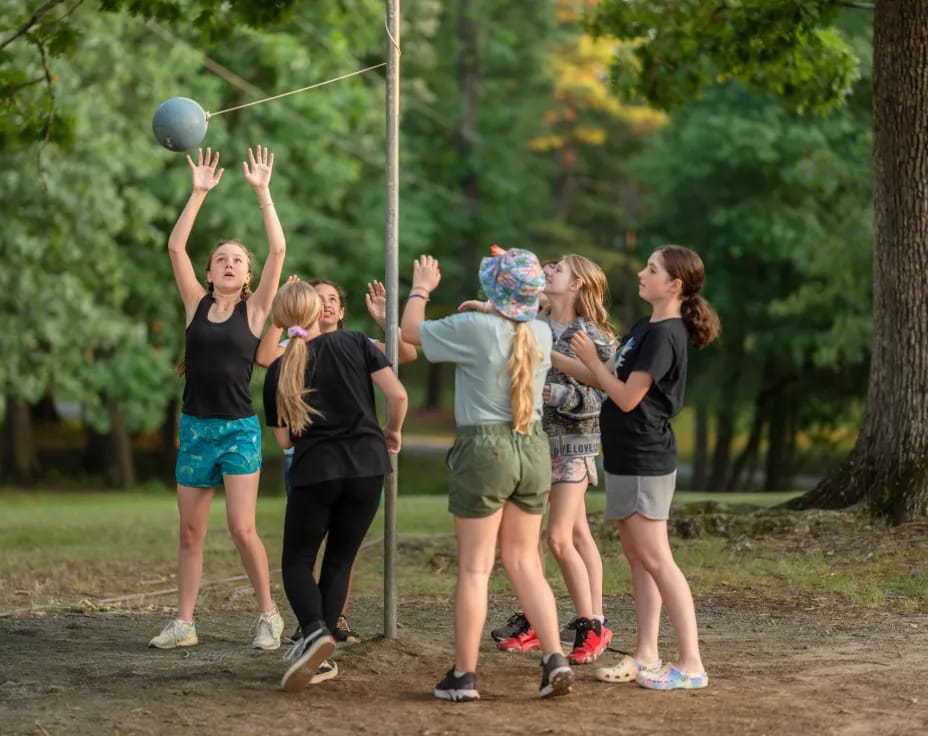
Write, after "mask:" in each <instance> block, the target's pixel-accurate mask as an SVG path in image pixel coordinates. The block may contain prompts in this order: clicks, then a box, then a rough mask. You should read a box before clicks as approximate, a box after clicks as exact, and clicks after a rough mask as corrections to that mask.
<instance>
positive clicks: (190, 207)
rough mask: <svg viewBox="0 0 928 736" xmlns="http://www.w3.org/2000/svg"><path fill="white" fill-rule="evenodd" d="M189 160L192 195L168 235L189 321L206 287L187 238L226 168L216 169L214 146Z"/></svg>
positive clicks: (200, 149)
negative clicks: (207, 197)
mask: <svg viewBox="0 0 928 736" xmlns="http://www.w3.org/2000/svg"><path fill="white" fill-rule="evenodd" d="M187 163H188V164H190V168H191V170H192V171H191V178H192V179H193V191H192V192H191V194H190V199H188V200H187V204H186V205H184V209H183V211H182V212H181V213H180V217H178V218H177V222H176V223H175V224H174V229H173V230H171V235H170V237H169V238H168V255H170V256H171V268H173V269H174V280H175V281H176V282H177V288H178V290H179V291H180V298H181V299H183V301H184V309H185V310H186V312H187V324H188V325H189V324H190V321H191V320H192V319H193V315H194V314H195V313H196V309H197V304H199V303H200V300H201V299H202V298H203V295H204V294H206V289H204V288H203V285H202V284H201V283H200V280H199V279H198V278H197V274H196V271H194V269H193V264H192V263H191V262H190V256H189V255H188V254H187V240H188V239H189V238H190V231H191V230H193V223H194V222H195V221H196V219H197V213H198V212H199V211H200V207H201V206H202V205H203V201H204V200H205V199H206V195H207V193H208V192H209V190H210V189H212V188H213V187H214V186H216V185H217V184H218V183H219V180H220V179H221V178H222V172H223V171H225V169H219V170H218V171H217V170H216V167H217V166H219V152H218V151H217V152H216V154H215V155H213V152H212V149H211V148H207V149H206V156H205V157H204V156H203V149H202V148H198V149H197V162H196V163H194V162H193V159H192V158H190V156H189V155H188V156H187Z"/></svg>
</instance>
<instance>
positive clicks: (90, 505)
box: [0, 492, 928, 611]
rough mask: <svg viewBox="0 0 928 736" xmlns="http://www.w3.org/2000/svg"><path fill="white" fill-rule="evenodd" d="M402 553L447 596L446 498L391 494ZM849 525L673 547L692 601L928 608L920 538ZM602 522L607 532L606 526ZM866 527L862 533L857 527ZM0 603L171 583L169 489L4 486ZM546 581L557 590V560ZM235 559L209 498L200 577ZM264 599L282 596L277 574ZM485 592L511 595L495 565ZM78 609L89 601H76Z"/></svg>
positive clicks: (590, 502) (207, 592)
mask: <svg viewBox="0 0 928 736" xmlns="http://www.w3.org/2000/svg"><path fill="white" fill-rule="evenodd" d="M790 495H791V494H771V493H754V494H736V495H735V494H733V495H726V496H725V497H724V500H725V502H726V503H728V504H738V503H742V504H750V505H772V504H776V503H779V502H781V501H783V500H785V499H786V498H788V497H789V496H790ZM718 498H719V496H718V495H717V494H715V495H714V494H704V493H698V494H697V493H686V492H681V493H678V496H677V501H678V502H680V503H684V504H685V503H694V502H697V501H705V500H717V499H718ZM284 505H285V499H284V498H283V497H282V496H276V497H270V496H262V497H261V498H260V499H259V502H258V514H257V523H258V529H259V532H260V534H261V536H262V539H263V540H264V543H265V546H266V547H267V551H268V557H269V559H270V560H271V568H272V569H277V568H278V567H279V562H278V561H279V560H280V549H281V534H282V520H283V513H284ZM604 506H605V496H604V494H603V493H601V492H591V493H589V494H588V496H587V507H588V511H589V513H590V514H591V515H598V514H600V513H601V512H602V510H603V508H604ZM398 518H399V535H400V555H399V567H398V570H397V577H398V584H399V592H400V595H402V596H412V595H433V596H444V597H447V596H451V595H452V594H453V590H454V583H455V574H456V548H455V541H454V527H453V523H452V518H451V516H450V514H448V512H447V499H446V497H445V496H444V495H426V496H423V495H409V496H400V498H399V509H398ZM854 523H855V522H853V521H851V522H849V526H848V529H847V531H846V532H844V536H843V537H842V536H840V535H839V536H835V537H834V538H833V539H831V540H829V541H828V542H827V543H825V542H821V541H820V540H818V539H816V541H815V545H812V543H811V541H810V540H808V539H792V540H784V539H782V538H779V537H776V536H771V537H769V538H761V539H755V540H751V543H750V544H749V545H738V544H733V543H732V540H729V539H726V538H723V537H713V536H702V537H698V538H695V539H677V538H673V539H672V540H671V544H672V546H673V548H674V552H675V556H676V559H677V562H678V564H679V565H680V567H681V569H682V570H683V571H684V573H685V574H686V575H687V578H688V579H689V581H690V583H691V585H692V587H693V592H694V595H695V596H696V598H697V601H698V600H699V599H701V598H723V599H728V600H731V601H740V602H748V603H765V604H768V605H770V604H774V605H788V606H801V607H828V606H846V605H851V606H865V607H888V608H894V609H898V610H906V611H925V610H928V580H926V579H925V576H924V575H923V574H922V573H921V571H922V570H923V564H924V557H925V553H926V543H920V544H913V543H912V542H911V540H910V539H909V538H901V537H900V538H898V539H896V538H895V537H894V536H893V534H892V533H891V532H887V531H886V530H885V529H877V528H873V527H869V526H867V525H866V524H863V523H861V529H858V531H857V532H855V531H854V529H855V528H856V527H854ZM607 529H608V528H607ZM861 530H862V531H861ZM382 534H383V512H382V510H381V512H380V513H379V514H378V517H377V518H376V519H375V521H374V525H373V526H372V529H371V533H370V535H369V543H368V546H367V547H366V548H364V549H363V550H362V553H361V555H360V556H359V561H358V565H357V569H356V580H355V588H354V589H355V594H356V595H358V596H362V597H365V598H367V597H375V598H379V597H380V596H381V595H382V591H383V580H382V575H383V542H382V539H380V537H381V536H382ZM600 542H601V544H600V547H601V551H602V554H603V562H604V569H605V574H604V577H605V580H604V589H605V591H606V593H607V594H610V595H611V594H615V593H630V592H631V581H630V576H629V571H628V565H627V564H626V562H625V560H624V558H623V557H622V554H621V549H620V545H619V542H618V540H617V539H616V536H615V533H614V532H612V531H606V532H603V533H602V535H601V537H600ZM0 550H2V554H0V611H9V610H12V609H15V608H20V607H28V606H56V605H65V606H73V605H77V604H78V603H79V602H81V601H83V600H85V599H88V600H90V601H96V600H99V599H104V598H107V597H111V596H117V595H119V594H132V593H151V592H153V591H157V590H168V589H170V588H173V587H174V585H175V566H176V560H177V510H176V503H175V499H174V496H173V494H168V493H164V494H156V493H152V492H147V493H145V492H141V493H84V494H78V493H73V492H72V493H35V492H6V493H3V494H0ZM546 557H547V559H546V563H547V566H548V573H549V580H550V581H551V583H552V586H553V587H554V588H555V591H556V592H557V593H558V594H559V595H563V594H565V593H566V590H565V588H564V584H563V580H562V578H561V575H560V573H559V571H558V570H557V566H556V564H555V562H554V559H553V557H552V556H551V555H550V554H548V555H547V556H546ZM242 572H243V571H242V567H241V562H240V561H239V558H238V554H237V552H236V550H235V548H234V545H233V544H232V541H231V539H230V537H229V534H228V532H227V530H226V520H225V510H224V504H223V502H222V498H221V497H218V496H217V498H216V499H214V503H213V507H212V509H211V512H210V519H209V534H208V536H207V542H206V554H205V564H204V580H207V581H216V580H220V579H223V578H226V577H233V576H240V575H242ZM272 581H273V584H274V595H275V597H276V599H277V600H278V601H279V602H281V603H282V602H283V601H284V597H283V594H282V590H281V588H280V577H279V575H277V574H275V575H274V576H272ZM491 590H492V591H493V592H501V593H511V588H510V586H509V583H508V582H507V581H506V578H505V575H504V574H503V573H502V571H501V570H500V569H497V570H496V571H495V572H494V575H493V577H492V579H491ZM175 601H176V594H174V593H170V594H167V595H163V596H151V597H147V598H143V599H141V601H136V602H134V603H133V602H129V603H127V604H126V605H156V606H166V607H170V606H173V605H174V603H175ZM83 605H85V606H86V605H91V606H92V605H93V603H90V604H83ZM201 605H202V606H205V607H218V608H222V607H228V606H245V607H248V606H251V605H252V603H251V594H250V589H249V588H248V583H247V581H246V580H244V579H239V580H234V581H229V582H225V583H221V584H216V585H209V586H207V587H206V588H205V589H204V592H203V595H202V597H201Z"/></svg>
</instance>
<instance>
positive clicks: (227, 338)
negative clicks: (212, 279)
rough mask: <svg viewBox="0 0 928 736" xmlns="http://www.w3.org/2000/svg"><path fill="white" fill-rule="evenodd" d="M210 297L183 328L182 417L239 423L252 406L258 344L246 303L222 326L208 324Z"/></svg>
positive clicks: (240, 304)
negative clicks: (183, 375) (184, 329)
mask: <svg viewBox="0 0 928 736" xmlns="http://www.w3.org/2000/svg"><path fill="white" fill-rule="evenodd" d="M213 301H214V300H213V297H211V296H209V295H208V294H207V295H206V296H204V297H203V298H202V299H201V300H200V303H199V304H198V305H197V311H196V313H195V314H194V315H193V319H192V320H191V321H190V324H189V325H188V326H187V336H186V345H185V348H184V349H185V355H184V372H185V376H186V382H185V383H184V404H183V407H184V408H183V412H184V414H189V415H190V416H194V417H203V418H213V419H243V418H244V417H250V416H252V415H253V414H254V413H255V412H254V409H252V408H251V390H250V389H249V388H248V384H249V383H250V382H251V369H252V367H253V366H254V362H255V353H256V352H257V350H258V343H259V342H260V340H259V339H258V337H257V336H256V335H255V334H254V333H253V332H252V331H251V327H249V326H248V311H247V308H246V306H245V302H239V303H238V304H236V305H235V309H234V310H232V315H231V316H230V317H229V319H227V320H226V321H225V322H210V321H209V308H210V306H212V304H213Z"/></svg>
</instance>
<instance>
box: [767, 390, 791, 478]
mask: <svg viewBox="0 0 928 736" xmlns="http://www.w3.org/2000/svg"><path fill="white" fill-rule="evenodd" d="M769 413H770V423H769V425H768V427H769V429H768V433H767V459H766V462H765V473H764V476H765V477H764V490H765V491H782V490H784V489H785V488H786V487H787V484H788V483H789V481H790V479H791V478H792V475H793V471H792V459H791V458H790V447H791V446H792V441H791V439H790V438H789V436H788V433H789V431H790V425H791V424H793V423H792V422H790V421H789V415H790V414H791V413H792V412H791V405H790V402H788V401H787V399H786V396H784V395H783V394H780V396H778V397H775V399H774V401H773V402H772V403H771V406H770V412H769Z"/></svg>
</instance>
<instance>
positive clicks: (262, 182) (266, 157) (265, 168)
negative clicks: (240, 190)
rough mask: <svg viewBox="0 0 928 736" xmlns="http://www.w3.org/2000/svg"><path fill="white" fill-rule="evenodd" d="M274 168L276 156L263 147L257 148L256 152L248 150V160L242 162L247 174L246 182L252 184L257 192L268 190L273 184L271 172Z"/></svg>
mask: <svg viewBox="0 0 928 736" xmlns="http://www.w3.org/2000/svg"><path fill="white" fill-rule="evenodd" d="M273 168H274V154H273V153H271V152H270V151H268V150H267V148H264V147H263V146H255V148H254V151H252V149H250V148H249V149H248V160H247V161H242V169H243V170H244V172H245V181H247V182H248V183H249V184H251V186H252V188H253V189H254V190H255V191H262V190H267V188H268V187H269V186H270V184H271V171H272V170H273Z"/></svg>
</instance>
